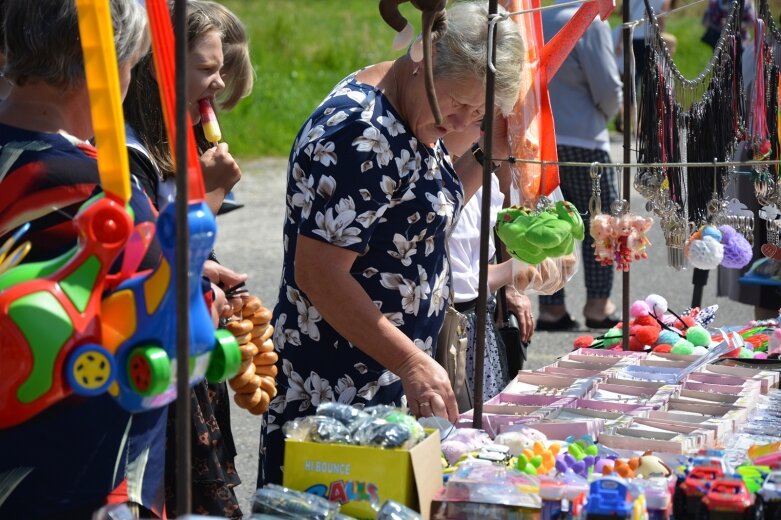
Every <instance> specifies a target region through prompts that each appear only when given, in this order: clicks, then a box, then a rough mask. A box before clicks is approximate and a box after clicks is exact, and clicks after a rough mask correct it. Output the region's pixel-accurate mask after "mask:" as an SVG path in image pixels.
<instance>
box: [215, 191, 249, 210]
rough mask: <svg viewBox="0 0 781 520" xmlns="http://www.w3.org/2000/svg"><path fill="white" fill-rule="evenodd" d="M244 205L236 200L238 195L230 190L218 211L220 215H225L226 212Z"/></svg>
mask: <svg viewBox="0 0 781 520" xmlns="http://www.w3.org/2000/svg"><path fill="white" fill-rule="evenodd" d="M243 207H244V204H239V203H238V202H236V197H235V196H234V195H233V193H232V192H229V193H228V194H227V195H226V196H225V199H224V200H223V201H222V205H221V206H220V209H219V210H218V211H217V214H218V215H225V214H226V213H230V212H231V211H233V210H237V209H241V208H243Z"/></svg>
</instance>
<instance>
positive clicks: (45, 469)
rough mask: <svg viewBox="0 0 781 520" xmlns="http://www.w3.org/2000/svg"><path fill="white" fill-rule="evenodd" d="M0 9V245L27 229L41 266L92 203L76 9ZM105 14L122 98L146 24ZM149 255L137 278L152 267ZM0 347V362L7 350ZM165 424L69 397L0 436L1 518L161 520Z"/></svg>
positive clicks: (55, 0) (141, 210) (152, 414)
mask: <svg viewBox="0 0 781 520" xmlns="http://www.w3.org/2000/svg"><path fill="white" fill-rule="evenodd" d="M4 4H5V5H4V11H5V16H4V30H5V51H4V53H5V60H6V61H5V68H4V71H3V73H4V76H5V78H7V79H8V80H9V81H11V82H13V87H12V88H11V90H10V92H9V94H8V97H7V98H6V99H5V100H4V101H3V102H2V103H0V146H2V147H3V150H4V152H5V151H11V150H12V149H15V150H16V152H15V153H13V154H12V155H10V156H9V157H11V159H10V160H8V161H6V162H4V163H3V165H2V172H1V173H0V242H4V241H5V239H6V238H7V237H8V234H9V233H12V232H13V231H14V230H16V229H17V228H18V227H19V226H20V225H22V224H23V223H25V222H30V224H31V228H30V230H29V231H28V233H26V234H25V237H24V239H25V240H29V241H30V242H31V243H32V250H31V253H30V255H28V258H27V259H26V260H25V261H36V260H49V259H52V258H55V257H58V256H60V255H62V254H64V253H66V252H67V251H69V250H71V249H72V248H73V247H74V246H75V245H76V241H77V230H76V229H75V227H74V226H73V225H72V220H73V217H74V215H75V214H76V213H77V212H78V210H79V209H80V208H81V206H82V204H83V203H84V202H85V201H87V200H88V199H89V198H91V197H92V196H94V195H95V194H97V193H100V186H99V175H98V170H97V162H96V159H95V157H96V150H95V148H94V147H93V146H92V145H91V144H90V143H89V139H91V138H92V137H93V128H92V118H91V114H90V106H89V96H88V87H87V84H86V77H85V71H84V57H83V55H82V50H81V41H80V39H79V33H78V21H77V20H78V18H77V12H76V6H75V3H74V1H73V0H36V1H35V2H29V1H27V0H6V1H5V2H4ZM109 6H110V9H111V18H112V21H113V32H114V44H115V47H116V53H117V60H118V65H119V76H120V77H119V80H120V86H121V88H122V95H124V93H125V92H126V90H127V86H128V82H129V79H130V70H131V69H132V67H133V66H134V65H135V63H136V62H137V61H138V58H139V57H140V56H141V55H143V54H144V53H145V52H146V51H147V49H148V46H149V39H148V35H147V33H146V13H145V12H144V10H143V8H142V7H141V6H140V5H139V3H138V2H136V1H135V0H110V2H109ZM130 206H131V208H132V210H133V214H134V217H135V222H136V223H141V222H149V221H154V214H153V211H152V208H151V206H150V205H149V200H148V198H147V197H146V196H145V195H144V193H143V192H142V191H141V190H139V189H137V187H135V186H133V188H132V192H131V199H130ZM155 244H156V243H155V242H153V244H152V247H151V248H150V251H149V252H148V253H147V255H146V257H145V258H144V259H143V260H142V262H141V266H140V269H141V270H144V269H149V268H153V267H155V266H156V265H157V262H158V261H159V259H160V249H159V244H158V245H157V246H156V247H155ZM42 325H43V326H47V325H48V324H42ZM0 345H1V346H2V351H3V353H4V354H5V353H6V350H5V349H11V348H14V347H13V346H12V345H9V344H8V343H4V342H0ZM25 348H27V347H25ZM51 348H55V347H54V346H52V347H51ZM52 355H54V353H52ZM165 416H166V408H165V407H163V408H159V409H156V410H151V411H148V412H144V413H136V414H132V413H128V412H126V411H125V410H124V409H122V408H121V407H120V406H119V404H118V403H117V401H116V400H115V398H114V397H112V396H111V395H109V394H102V395H99V396H95V397H90V398H84V397H81V396H77V395H70V396H69V397H67V398H65V399H63V400H62V401H60V402H58V403H56V404H54V405H52V406H50V407H49V408H47V409H45V410H43V411H42V412H40V413H39V414H37V415H35V416H33V417H32V418H30V419H29V420H27V421H25V422H23V423H21V424H19V425H17V426H13V427H10V428H6V429H2V430H0V474H2V475H5V476H6V477H8V476H9V475H11V474H14V473H17V472H20V473H18V474H19V475H20V478H18V479H17V481H16V482H15V484H16V486H15V487H13V486H12V488H13V490H12V491H11V492H10V495H9V496H8V497H7V499H6V500H5V502H4V503H2V504H0V517H2V518H24V519H30V520H34V519H38V518H41V519H44V518H45V519H49V520H51V519H68V520H79V519H88V518H90V517H91V515H92V512H93V511H95V510H97V509H98V508H100V507H101V506H103V505H104V504H106V503H109V502H111V503H121V502H132V503H135V504H137V505H139V508H140V510H141V512H142V514H144V515H145V516H149V515H153V514H154V515H158V516H160V515H162V514H163V500H162V497H163V485H162V480H163V465H162V462H161V461H162V459H163V456H164V453H163V451H164V442H165ZM27 471H29V473H27ZM6 484H7V482H6ZM6 489H7V488H6Z"/></svg>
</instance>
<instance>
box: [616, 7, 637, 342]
mask: <svg viewBox="0 0 781 520" xmlns="http://www.w3.org/2000/svg"><path fill="white" fill-rule="evenodd" d="M621 15H622V19H623V20H624V26H623V31H622V36H623V45H624V164H629V163H631V162H632V160H631V159H632V111H633V110H634V100H633V99H632V92H633V87H634V85H635V77H634V72H635V71H634V70H630V69H631V57H632V52H633V51H632V40H631V38H630V36H631V34H630V30H629V26H628V25H626V24H627V23H628V22H629V21H630V20H629V0H623V5H622V6H621ZM630 73H631V74H632V76H631V77H630ZM622 170H623V171H622V172H621V174H620V175H621V176H622V182H621V187H622V190H621V193H620V194H619V196H620V197H622V198H623V199H624V200H625V201H626V211H629V207H630V206H629V201H630V200H631V191H630V187H631V171H632V169H631V168H629V167H628V166H624V168H623V169H622ZM621 318H622V320H623V321H624V323H625V324H626V323H627V321H628V320H629V271H624V273H623V276H622V283H621ZM621 330H622V341H621V345H622V347H623V349H624V350H629V327H626V326H625V327H623V329H621Z"/></svg>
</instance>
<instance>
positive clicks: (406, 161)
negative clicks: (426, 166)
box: [394, 150, 420, 177]
mask: <svg viewBox="0 0 781 520" xmlns="http://www.w3.org/2000/svg"><path fill="white" fill-rule="evenodd" d="M394 160H395V161H396V167H397V168H398V169H399V177H406V176H407V175H409V174H411V173H412V174H415V173H417V172H418V170H420V154H418V153H416V154H415V156H414V157H413V156H412V155H411V154H410V152H409V150H402V151H401V155H400V156H399V157H396V159H394Z"/></svg>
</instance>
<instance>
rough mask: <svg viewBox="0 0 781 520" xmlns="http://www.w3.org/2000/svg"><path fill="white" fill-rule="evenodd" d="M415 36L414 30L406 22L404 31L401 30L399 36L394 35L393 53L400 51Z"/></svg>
mask: <svg viewBox="0 0 781 520" xmlns="http://www.w3.org/2000/svg"><path fill="white" fill-rule="evenodd" d="M414 36H415V33H414V29H413V28H412V24H411V23H409V22H407V25H406V26H405V27H404V30H402V31H401V32H400V33H399V34H397V35H396V37H395V38H394V39H393V50H394V51H400V50H401V49H403V48H404V47H406V46H407V45H409V42H411V41H412V38H413V37H414Z"/></svg>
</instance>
